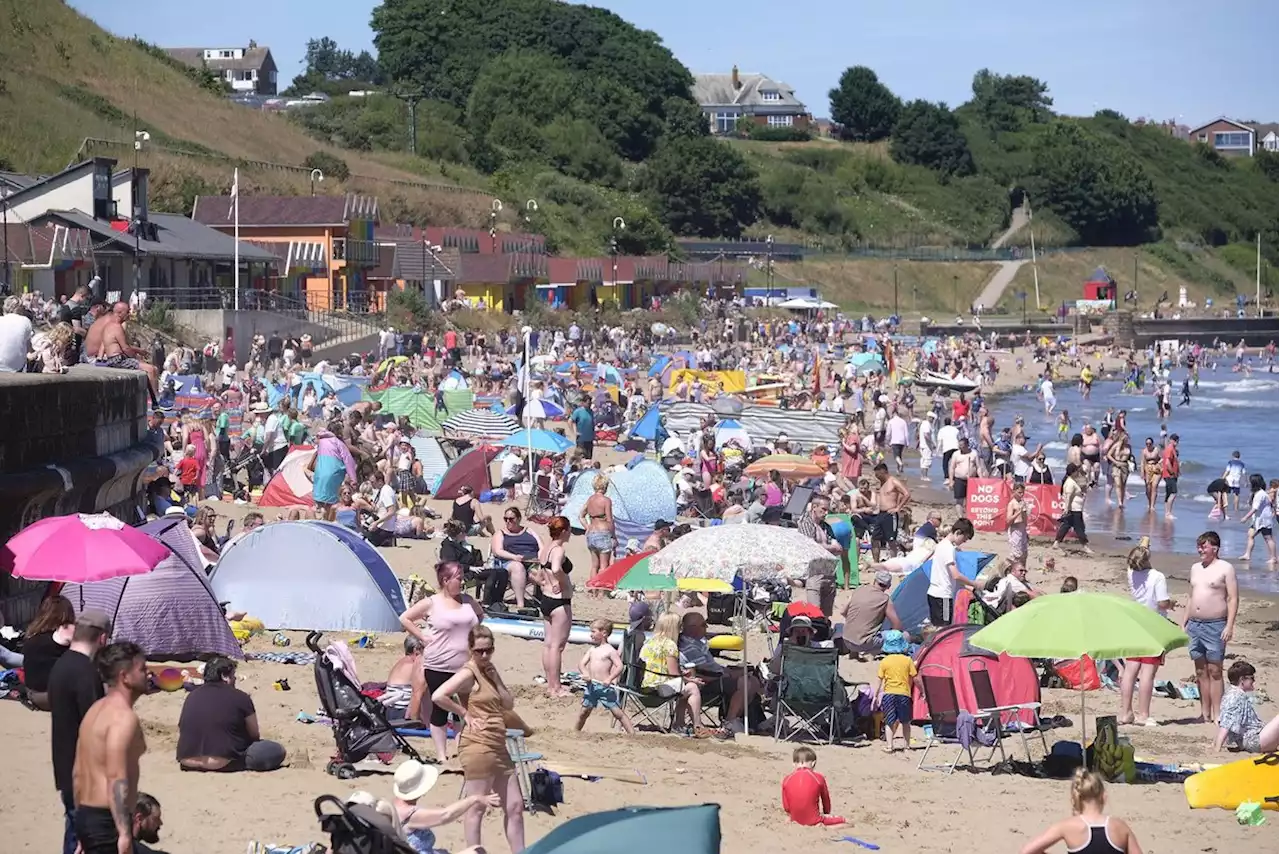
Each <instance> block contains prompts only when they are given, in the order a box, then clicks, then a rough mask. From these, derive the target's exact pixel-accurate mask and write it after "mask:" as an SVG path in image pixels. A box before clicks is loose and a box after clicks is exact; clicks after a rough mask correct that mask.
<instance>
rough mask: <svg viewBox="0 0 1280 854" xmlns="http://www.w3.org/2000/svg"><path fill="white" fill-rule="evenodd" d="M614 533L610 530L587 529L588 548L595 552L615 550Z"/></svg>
mask: <svg viewBox="0 0 1280 854" xmlns="http://www.w3.org/2000/svg"><path fill="white" fill-rule="evenodd" d="M613 545H614V543H613V534H610V533H609V532H608V531H587V548H588V549H589V550H591V551H593V552H611V551H613Z"/></svg>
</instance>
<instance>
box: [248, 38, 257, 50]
mask: <svg viewBox="0 0 1280 854" xmlns="http://www.w3.org/2000/svg"><path fill="white" fill-rule="evenodd" d="M257 46H258V43H257V42H256V41H254V40H253V39H249V50H253V49H254V48H255V47H257Z"/></svg>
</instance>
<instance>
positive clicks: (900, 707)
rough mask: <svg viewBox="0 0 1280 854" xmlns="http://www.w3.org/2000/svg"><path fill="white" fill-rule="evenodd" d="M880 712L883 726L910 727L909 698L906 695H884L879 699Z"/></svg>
mask: <svg viewBox="0 0 1280 854" xmlns="http://www.w3.org/2000/svg"><path fill="white" fill-rule="evenodd" d="M880 711H882V712H884V725H885V726H893V725H894V724H903V725H904V726H910V725H911V698H910V697H908V696H907V695H906V694H884V695H883V696H881V697H880Z"/></svg>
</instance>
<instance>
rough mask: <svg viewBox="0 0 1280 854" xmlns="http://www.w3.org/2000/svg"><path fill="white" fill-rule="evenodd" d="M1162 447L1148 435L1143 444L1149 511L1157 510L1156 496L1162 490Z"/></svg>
mask: <svg viewBox="0 0 1280 854" xmlns="http://www.w3.org/2000/svg"><path fill="white" fill-rule="evenodd" d="M1160 468H1161V462H1160V449H1159V448H1157V447H1156V440H1155V439H1152V438H1151V437H1150V436H1148V437H1147V439H1146V442H1145V444H1143V446H1142V481H1143V483H1145V484H1146V487H1147V512H1148V513H1154V512H1156V496H1157V495H1158V494H1159V491H1160Z"/></svg>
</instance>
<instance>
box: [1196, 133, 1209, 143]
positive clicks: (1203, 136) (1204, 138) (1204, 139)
mask: <svg viewBox="0 0 1280 854" xmlns="http://www.w3.org/2000/svg"><path fill="white" fill-rule="evenodd" d="M1196 139H1197V140H1199V141H1200V142H1208V141H1209V134H1207V133H1200V134H1196Z"/></svg>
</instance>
